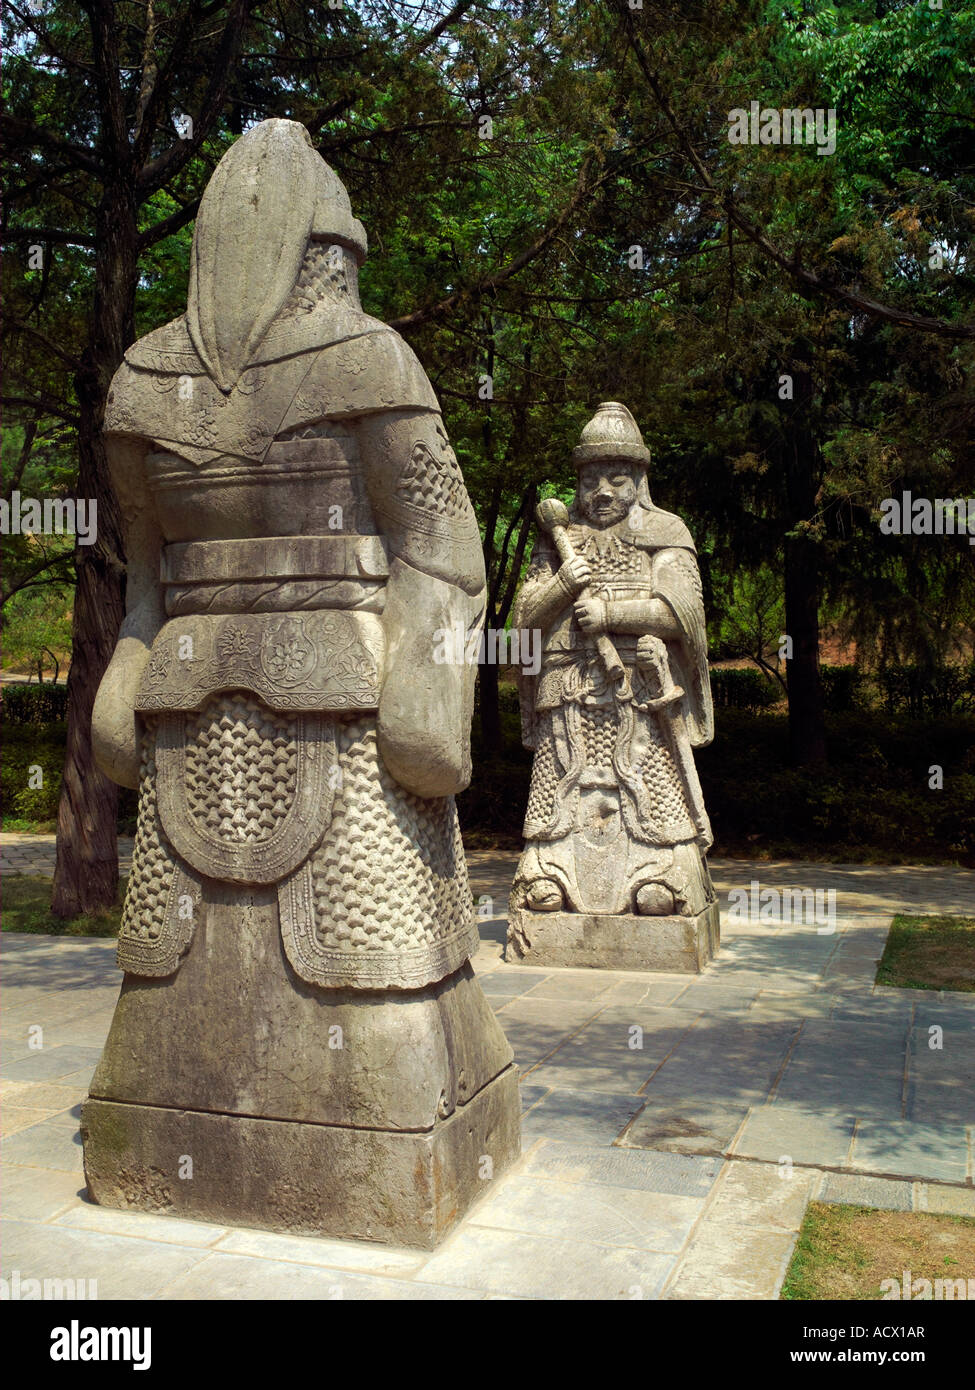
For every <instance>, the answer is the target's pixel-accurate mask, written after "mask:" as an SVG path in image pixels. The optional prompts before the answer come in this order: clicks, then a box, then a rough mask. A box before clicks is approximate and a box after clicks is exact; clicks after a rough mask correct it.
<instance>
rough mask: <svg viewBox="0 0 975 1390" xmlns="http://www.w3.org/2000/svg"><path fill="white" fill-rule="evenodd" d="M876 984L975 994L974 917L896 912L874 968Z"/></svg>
mask: <svg viewBox="0 0 975 1390" xmlns="http://www.w3.org/2000/svg"><path fill="white" fill-rule="evenodd" d="M877 984H878V985H896V986H898V987H899V988H901V989H952V990H960V991H964V992H966V993H968V994H972V993H975V919H973V918H971V917H906V916H904V915H898V916H897V917H895V918H894V920H893V923H892V924H891V928H890V933H889V935H888V937H887V945H886V947H885V949H884V954H883V957H882V958H881V961H880V965H879V966H878V967H877Z"/></svg>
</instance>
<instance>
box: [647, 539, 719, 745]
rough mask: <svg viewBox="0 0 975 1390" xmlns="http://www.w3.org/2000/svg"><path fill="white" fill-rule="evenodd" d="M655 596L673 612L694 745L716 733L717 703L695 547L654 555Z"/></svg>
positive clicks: (706, 740) (689, 729) (670, 550)
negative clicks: (713, 692) (714, 698)
mask: <svg viewBox="0 0 975 1390" xmlns="http://www.w3.org/2000/svg"><path fill="white" fill-rule="evenodd" d="M652 580H653V587H654V593H655V596H656V597H657V598H658V599H660V600H662V601H663V602H664V603H665V604H666V605H667V607H668V608H669V609H670V611H671V613H672V614H673V617H674V621H675V623H676V627H677V629H678V633H679V637H678V640H677V642H676V644H674V643H670V642H668V646H671V647H673V646H674V645H676V647H677V648H678V656H679V661H680V666H681V677H682V679H681V683H682V684H684V685H685V689H686V690H687V693H688V701H687V732H688V735H689V737H690V740H691V743H692V745H693V746H694V747H701V746H702V745H704V744H707V743H710V742H711V740H712V738H713V737H714V705H713V702H712V699H711V678H710V675H709V672H708V634H707V624H706V622H705V618H704V600H703V596H702V592H701V574H700V571H699V570H698V567H697V560H696V558H695V556H694V552H693V551H692V550H685V549H683V548H678V547H677V546H668V547H666V548H665V549H663V550H658V551H657V553H656V555H655V556H654V558H653V570H652Z"/></svg>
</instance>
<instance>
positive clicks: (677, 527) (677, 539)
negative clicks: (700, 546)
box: [633, 507, 696, 553]
mask: <svg viewBox="0 0 975 1390" xmlns="http://www.w3.org/2000/svg"><path fill="white" fill-rule="evenodd" d="M633 539H634V540H635V541H637V542H638V543H639V544H642V545H645V546H649V547H651V548H652V549H654V550H665V549H667V548H668V547H670V546H673V547H675V548H676V549H680V550H690V551H691V552H692V553H696V547H695V545H694V539H693V537H692V536H691V533H690V531H689V530H688V529H687V526H686V525H685V524H684V522H683V521H682V520H681V519H680V517H679V516H678V515H677V514H676V512H665V511H664V510H663V509H662V508H661V507H650V508H647V507H644V508H643V525H642V526H641V527H639V528H635V529H634V532H633Z"/></svg>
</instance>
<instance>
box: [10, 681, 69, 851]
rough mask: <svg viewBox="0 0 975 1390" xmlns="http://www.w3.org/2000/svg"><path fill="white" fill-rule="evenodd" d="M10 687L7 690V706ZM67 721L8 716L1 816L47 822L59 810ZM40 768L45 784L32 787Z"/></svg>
mask: <svg viewBox="0 0 975 1390" xmlns="http://www.w3.org/2000/svg"><path fill="white" fill-rule="evenodd" d="M8 695H9V690H7V691H5V692H4V705H5V706H6V702H7V698H8ZM64 739H65V726H64V724H53V723H52V724H40V725H38V724H30V725H28V724H10V725H9V726H8V721H7V719H6V718H5V719H4V731H3V758H2V759H0V815H2V816H3V817H4V818H6V817H8V816H9V817H11V818H13V819H15V820H18V821H26V822H30V823H41V824H46V823H49V822H52V821H54V820H55V819H56V818H57V813H58V797H59V796H60V794H61V769H62V767H63V766H64ZM38 769H40V776H41V786H40V787H31V786H30V782H31V780H32V779H33V780H36V776H37V770H38Z"/></svg>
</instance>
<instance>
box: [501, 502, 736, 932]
mask: <svg viewBox="0 0 975 1390" xmlns="http://www.w3.org/2000/svg"><path fill="white" fill-rule="evenodd" d="M639 515H640V518H641V520H642V521H643V523H644V524H642V525H641V526H640V527H639V528H638V529H634V527H633V526H632V525H631V524H630V521H631V519H632V518H628V519H627V521H624V522H621V523H619V524H618V525H616V526H613V527H610V528H607V529H604V530H597V529H595V528H593V527H591V526H589V525H587V524H585V522H583V521H582V520H581V519H580V518H579V516H578V514H577V513H574V516H573V521H572V524H570V525H569V526H568V527H567V528H566V534H567V538H568V541H569V543H570V545H571V548H572V551H573V552H574V553H575V554H576V555H578V556H580V557H582V558H584V559H585V560H586V561H587V563H588V565H589V569H590V574H591V578H590V581H589V583H588V585H587V590H588V591H589V592H590V593H591V594H593V595H594V596H596V597H599V598H601V599H603V600H605V601H606V602H607V603H609V604H610V605H618V604H625V603H627V602H633V601H635V602H641V601H642V602H648V601H649V600H651V599H653V598H661V597H662V598H664V600H665V601H666V602H667V603H668V605H669V606H670V607H671V609H672V611H673V612H674V613H675V615H676V617H677V620H678V623H679V625H680V626H681V628H682V630H683V632H684V635H685V640H683V641H673V642H669V643H667V644H666V646H664V644H661V653H662V659H663V660H664V662H665V663H666V664H667V666H668V669H669V675H670V678H671V680H672V681H673V683H674V684H675V685H676V686H679V687H680V688H681V689H682V690H683V691H685V692H687V698H686V699H683V700H682V702H681V712H680V714H679V715H678V716H676V718H677V719H678V720H679V722H680V726H681V727H680V728H679V729H675V713H674V710H673V709H672V708H671V709H668V710H667V711H666V713H664V714H661V713H660V712H658V706H659V697H660V694H661V689H660V684H659V678H658V677H657V676H656V675H655V674H654V673H651V672H650V671H647V670H645V669H643V667H642V666H641V665H640V664H639V663H638V661H637V645H638V643H639V641H640V634H639V633H638V632H635V631H614V630H613V629H612V627H611V628H610V632H609V636H610V638H611V641H612V644H613V647H614V648H615V650H616V652H617V654H618V656H619V659H620V661H621V663H622V665H623V668H624V671H625V675H626V682H627V684H628V686H629V688H630V689H631V690H632V699H631V700H628V701H624V702H622V703H621V702H619V701H618V699H617V698H616V695H617V692H616V684H615V682H614V681H612V680H610V679H608V677H607V674H606V671H605V668H604V666H603V664H602V661H601V660H600V658H599V656H598V654H597V651H596V648H595V645H594V643H593V641H592V639H591V638H590V637H589V636H587V634H586V633H584V632H583V631H582V630H581V629H580V628H579V626H578V624H577V623H576V621H575V618H574V615H573V608H572V603H571V601H570V600H569V599H568V598H567V597H566V598H565V600H564V603H563V604H562V607H561V611H560V613H559V615H558V617H557V618H556V620H555V621H554V622H552V624H551V625H550V626H549V627H548V628H547V630H546V631H545V633H544V638H543V649H542V663H541V671H540V673H539V675H538V676H537V677H536V678H530V679H527V680H526V679H524V678H523V679H522V681H521V697H522V711H523V726H524V728H525V729H526V730H527V731H528V736H527V737H526V743H527V744H528V746H529V747H532V748H533V749H534V750H535V759H534V762H533V765H532V778H531V787H530V791H529V798H528V807H527V811H526V815H525V824H524V836H525V840H526V842H527V848H526V851H525V854H524V856H523V858H522V862H521V864H520V865H519V867H518V871H517V873H516V877H515V885H514V891H513V901H514V902H515V904H516V905H518V904H519V903H520V902H521V901H522V899H523V895H524V890H525V888H526V886H527V885H528V884H529V883H530V882H531V881H532V880H533V879H541V878H547V879H551V880H553V881H554V882H556V883H557V884H558V885H559V887H560V888H561V889H562V891H563V893H564V894H565V897H566V899H567V901H568V902H569V903H570V904H571V905H572V906H573V907H574V909H575V910H577V911H579V910H588V911H594V912H608V913H612V912H619V911H629V910H631V908H630V907H629V906H628V904H630V903H631V902H632V900H633V898H634V895H635V893H636V891H637V890H638V889H639V888H640V887H641V886H642V885H643V884H645V883H651V882H659V883H661V884H663V885H665V886H666V887H667V888H668V889H669V890H670V892H671V893H672V894H673V897H674V901H675V904H676V910H677V911H678V912H684V913H692V912H696V911H698V910H699V909H700V908H701V907H702V906H703V905H705V903H706V902H707V901H709V900H710V899H711V897H712V896H713V893H712V890H711V886H710V880H709V878H708V876H707V871H706V866H705V863H704V860H703V851H706V849H707V848H708V846H709V845H710V843H711V831H710V825H709V823H708V820H707V814H706V811H705V809H704V803H703V798H702V796H701V793H700V785H699V783H698V781H697V776H696V772H695V771H694V768H693V761H692V759H691V757H690V755H689V752H688V743H689V741H688V736H687V733H686V731H685V729H684V727H683V725H684V722H685V720H686V721H687V722H688V723H690V724H691V725H692V726H693V727H694V732H695V734H697V733H699V732H700V731H699V729H698V728H697V720H698V716H699V715H701V714H703V709H704V705H705V703H706V704H707V705H708V707H709V701H705V700H703V699H702V694H703V691H704V690H705V689H706V682H707V668H706V658H705V653H706V644H705V643H704V642H703V640H702V639H703V626H702V624H703V614H702V613H701V612H700V610H699V603H700V577H699V574H698V569H697V563H696V560H695V557H694V545H693V542H692V540H691V538H690V535H689V533H688V532H687V528H686V527H685V526H684V524H683V522H681V520H680V518H679V517H676V516H673V515H672V514H670V513H667V512H662V511H660V510H659V509H656V508H653V509H648V510H646V511H644V510H642V509H641V512H640V514H639ZM559 566H560V561H559V558H558V556H557V554H556V553H555V549H554V546H553V544H552V542H551V540H550V538H549V537H548V536H547V535H545V534H543V535H541V536H540V538H539V541H538V543H537V545H536V547H535V550H534V552H533V554H532V559H531V563H530V565H529V569H528V573H527V575H526V579H525V585H524V588H523V590H522V593H521V595H520V597H519V601H518V605H517V607H518V612H517V613H516V622H518V624H519V625H522V624H523V625H530V624H531V621H532V620H531V618H530V612H531V604H532V600H533V596H534V594H536V593H537V592H538V591H539V590H540V589H543V588H545V587H546V586H548V585H550V584H551V583H552V581H553V579H554V576H555V575H556V574H557V572H558V570H559ZM619 836H624V837H625V839H626V841H627V842H628V845H629V848H628V851H627V854H626V856H625V860H624V862H623V865H622V869H623V871H622V873H621V874H620V875H617V876H616V877H615V878H612V879H611V878H608V877H607V876H605V875H600V874H598V873H593V872H589V871H587V864H589V862H590V861H592V864H593V865H594V864H595V863H596V862H597V861H598V860H599V859H600V857H601V856H602V855H604V854H605V853H606V847H607V845H608V843H609V842H610V841H612V840H616V839H617V838H618V837H619ZM596 885H599V886H598V888H597V886H596ZM599 893H601V894H603V896H604V898H605V900H603V897H599V896H598V894H599Z"/></svg>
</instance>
